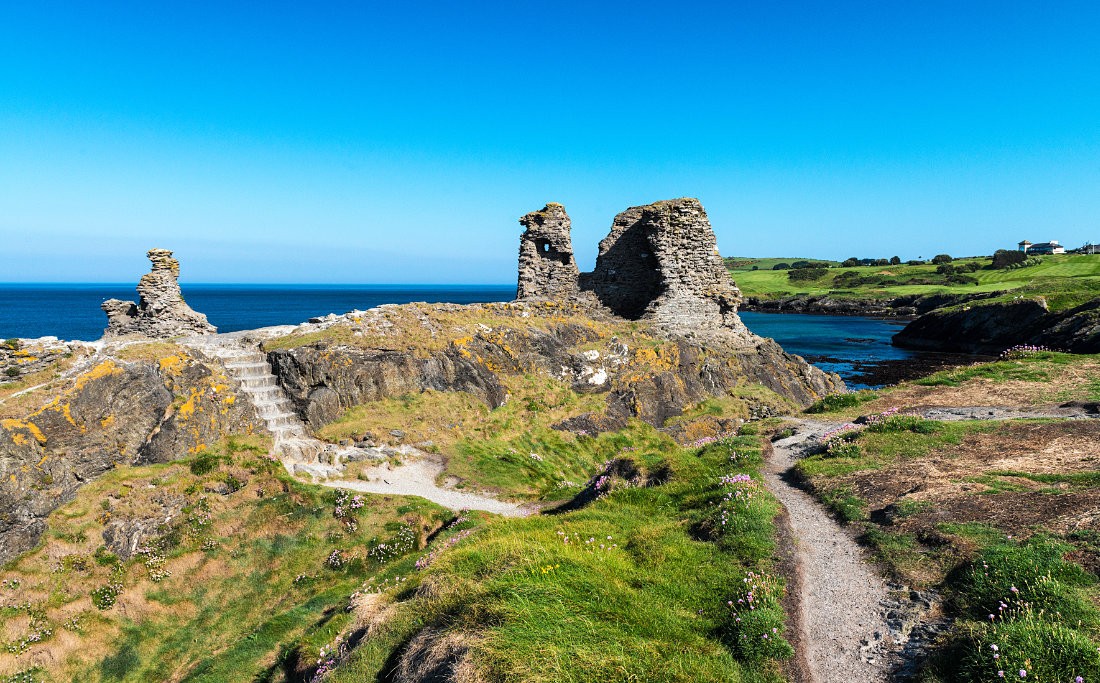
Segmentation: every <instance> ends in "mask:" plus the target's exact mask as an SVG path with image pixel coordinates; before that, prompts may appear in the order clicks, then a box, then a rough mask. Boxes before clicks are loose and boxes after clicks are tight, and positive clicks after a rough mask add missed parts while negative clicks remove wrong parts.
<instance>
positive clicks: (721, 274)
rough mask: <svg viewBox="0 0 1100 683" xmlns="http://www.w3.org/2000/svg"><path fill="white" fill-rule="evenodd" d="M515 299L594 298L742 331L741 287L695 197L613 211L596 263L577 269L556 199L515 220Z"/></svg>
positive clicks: (675, 321) (630, 313)
mask: <svg viewBox="0 0 1100 683" xmlns="http://www.w3.org/2000/svg"><path fill="white" fill-rule="evenodd" d="M520 223H522V224H523V225H525V226H527V231H526V232H525V233H524V234H523V237H522V238H521V241H520V260H519V298H520V299H531V298H542V299H564V298H569V297H578V295H579V297H578V299H577V300H579V301H583V300H585V299H587V300H588V301H591V302H593V304H594V303H595V302H598V303H599V304H600V305H602V306H603V307H605V308H607V309H608V310H610V311H611V312H612V313H614V314H615V315H617V316H619V317H622V318H628V319H631V320H638V319H645V320H650V321H652V322H654V323H657V324H658V325H660V326H662V327H664V328H667V329H670V330H673V331H678V332H693V331H703V330H719V329H721V330H725V331H744V326H743V325H742V323H741V319H740V318H739V317H738V316H737V307H738V305H739V304H740V302H741V292H740V291H739V290H738V289H737V287H736V285H734V283H733V280H731V279H730V276H729V272H728V271H727V270H726V268H725V265H724V264H723V263H722V257H721V256H719V255H718V248H717V240H716V239H715V237H714V231H713V230H712V229H711V227H710V221H709V219H708V218H707V212H706V211H705V210H704V209H703V205H702V204H700V203H699V200H698V199H692V198H682V199H670V200H666V201H662V202H657V203H655V204H648V205H646V206H635V207H631V208H629V209H627V210H626V211H623V212H622V213H620V214H619V215H618V216H616V217H615V220H614V222H613V223H612V225H611V232H610V234H608V236H607V237H605V238H604V239H603V241H602V242H600V253H599V256H598V257H597V259H596V268H595V270H593V271H592V272H591V273H578V271H577V265H576V262H575V261H574V259H573V248H572V244H571V242H570V238H569V228H570V223H569V216H568V215H566V213H565V208H564V207H562V206H561V205H560V204H547V205H546V208H544V209H543V210H542V211H536V212H533V213H529V214H527V215H526V216H524V217H523V218H521V219H520Z"/></svg>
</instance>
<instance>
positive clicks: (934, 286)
mask: <svg viewBox="0 0 1100 683" xmlns="http://www.w3.org/2000/svg"><path fill="white" fill-rule="evenodd" d="M1038 258H1039V259H1040V262H1039V263H1038V264H1035V265H1030V266H1026V267H1022V268H1015V269H1010V270H992V269H987V268H986V266H988V265H989V263H990V259H988V258H973V259H958V260H956V261H954V262H953V263H952V264H951V265H952V266H956V267H957V266H965V265H966V264H969V263H976V264H978V265H980V266H981V269H979V270H976V271H973V272H964V273H960V275H962V276H965V277H969V278H973V279H974V280H976V281H977V282H976V283H970V282H967V283H964V284H960V283H952V282H950V281H949V279H950V278H949V276H946V275H944V274H942V273H937V272H936V271H937V266H934V265H931V264H928V265H919V266H909V265H896V266H858V267H854V268H845V267H840V266H833V267H830V268H829V269H828V271H827V272H826V273H825V274H824V275H823V276H822V277H821V278H819V279H816V280H812V281H809V282H792V281H791V280H790V278H789V277H788V273H789V272H790V271H786V270H770V267H771V266H770V265H769V266H767V269H765V266H764V265H763V264H764V263H765V261H766V262H767V263H773V262H779V261H783V262H786V263H791V262H792V259H766V260H761V265H760V269H759V270H751V267H750V268H749V269H745V268H744V267H743V266H741V265H738V266H737V267H736V268H730V271H731V274H732V275H733V278H734V280H735V281H736V283H737V286H738V287H739V288H740V289H741V291H742V292H743V293H744V294H745V296H757V297H765V298H778V297H783V296H793V295H815V296H816V295H826V294H827V295H830V296H835V297H839V298H871V299H885V298H891V297H895V296H900V295H906V294H941V293H948V294H974V293H980V292H1002V291H1003V292H1006V293H1011V292H1015V294H1018V295H1020V296H1046V297H1050V298H1059V297H1060V298H1061V299H1063V300H1064V301H1062V302H1061V304H1060V305H1062V306H1064V307H1069V306H1070V305H1073V304H1074V302H1083V301H1084V300H1087V299H1088V298H1095V297H1096V296H1100V255H1087V254H1059V255H1052V256H1042V257H1038ZM743 260H744V259H742V260H738V261H737V263H740V261H743ZM847 273H851V275H846V274H847ZM1017 290H1018V291H1017ZM1052 307H1055V308H1056V307H1057V306H1052Z"/></svg>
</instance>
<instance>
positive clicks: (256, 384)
mask: <svg viewBox="0 0 1100 683" xmlns="http://www.w3.org/2000/svg"><path fill="white" fill-rule="evenodd" d="M237 379H238V380H239V381H240V383H241V388H242V389H245V390H248V389H268V388H271V387H277V386H279V385H278V383H277V382H276V381H275V375H261V376H259V377H238V378H237Z"/></svg>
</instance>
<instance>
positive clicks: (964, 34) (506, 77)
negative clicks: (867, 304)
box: [0, 0, 1100, 283]
mask: <svg viewBox="0 0 1100 683" xmlns="http://www.w3.org/2000/svg"><path fill="white" fill-rule="evenodd" d="M322 5H323V6H322ZM1098 36H1100V4H1098V3H1096V2H1055V3H1042V2H1010V1H1006V0H999V1H996V2H965V1H963V2H959V1H958V0H953V1H951V2H938V1H931V2H926V1H922V2H891V1H887V2H883V1H882V0H875V1H871V2H865V3H852V2H843V1H835V2H834V1H830V2H824V1H823V2H806V3H791V2H770V1H769V2H759V1H752V2H714V3H692V2H679V3H650V2H644V1H642V2H639V1H637V0H635V1H632V2H622V3H612V2H583V3H572V2H560V1H556V2H545V3H536V2H522V1H520V2H514V1H513V2H506V3H505V2H502V3H489V2H454V1H453V0H452V1H448V2H438V3H423V2H420V3H416V2H406V3H399V2H385V3H381V2H348V3H336V2H332V3H308V2H294V3H282V2H262V3H261V2H255V3H233V2H216V3H215V2H209V3H208V2H198V1H196V2H187V3H152V2H147V1H145V0H143V1H141V2H109V1H105V2H95V3H89V2H81V3H75V2H74V3H63V2H49V1H48V0H43V1H41V2H7V3H3V5H2V6H0V281H24V280H26V281H59V280H60V281H69V280H71V281H115V282H132V281H134V280H135V279H136V278H137V277H138V276H140V274H141V273H142V272H144V271H145V270H146V268H147V262H146V261H145V258H144V251H145V249H146V248H148V247H151V246H159V247H165V248H169V249H174V250H175V251H176V253H177V255H178V256H179V257H180V258H181V260H182V261H183V269H184V273H183V276H184V280H185V281H191V282H257V281H258V282H356V283H365V282H429V283H430V282H463V283H478V282H501V283H503V282H511V281H513V279H514V269H515V256H516V252H517V246H518V237H519V234H520V227H519V225H518V224H517V223H516V219H517V218H518V217H519V216H520V215H522V214H523V213H526V212H527V211H530V210H533V209H537V208H540V207H541V206H542V205H543V204H544V203H545V202H547V201H559V202H562V203H563V204H565V206H566V208H567V210H568V211H569V213H570V215H571V216H572V217H573V224H574V229H573V237H574V246H575V249H576V251H577V253H578V260H579V261H580V263H581V266H582V267H590V266H591V265H592V263H593V261H594V259H595V253H596V245H597V242H598V241H599V240H600V239H601V238H602V237H603V236H604V235H605V234H606V232H607V230H608V228H609V226H610V224H611V220H612V218H613V216H614V215H615V214H616V213H617V212H619V211H621V210H623V209H625V208H626V207H628V206H631V205H636V204H643V203H648V202H651V201H656V200H659V199H664V198H670V197H678V196H695V197H699V198H700V199H701V200H702V202H703V204H704V206H705V207H706V208H707V210H708V213H709V214H710V217H711V222H712V223H713V225H714V227H715V230H716V232H717V234H718V239H719V247H720V248H721V250H722V252H723V254H726V255H757V256H763V255H791V256H818V257H833V258H844V257H847V256H852V255H856V256H873V257H880V256H882V257H885V256H892V255H895V254H897V255H900V256H902V258H915V257H917V256H925V257H929V256H931V255H933V254H934V253H939V252H944V251H946V252H949V253H952V254H955V255H965V254H975V253H991V252H992V251H993V250H994V249H996V248H998V247H1010V246H1012V245H1014V244H1015V243H1016V242H1017V241H1018V240H1020V239H1024V238H1027V239H1030V240H1032V241H1035V242H1038V241H1045V240H1048V239H1052V238H1053V239H1060V240H1061V241H1062V242H1063V243H1067V244H1069V245H1070V246H1077V245H1079V244H1080V243H1082V242H1084V241H1086V240H1090V241H1094V242H1100V38H1098Z"/></svg>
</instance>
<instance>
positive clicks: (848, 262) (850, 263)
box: [840, 256, 859, 268]
mask: <svg viewBox="0 0 1100 683" xmlns="http://www.w3.org/2000/svg"><path fill="white" fill-rule="evenodd" d="M840 265H841V267H842V268H855V267H856V266H858V265H859V259H857V258H856V257H855V256H853V257H852V258H850V259H845V260H844V262H843V263H841V264H840Z"/></svg>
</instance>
